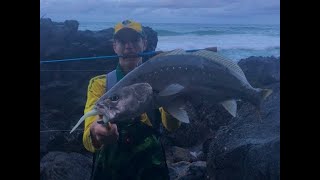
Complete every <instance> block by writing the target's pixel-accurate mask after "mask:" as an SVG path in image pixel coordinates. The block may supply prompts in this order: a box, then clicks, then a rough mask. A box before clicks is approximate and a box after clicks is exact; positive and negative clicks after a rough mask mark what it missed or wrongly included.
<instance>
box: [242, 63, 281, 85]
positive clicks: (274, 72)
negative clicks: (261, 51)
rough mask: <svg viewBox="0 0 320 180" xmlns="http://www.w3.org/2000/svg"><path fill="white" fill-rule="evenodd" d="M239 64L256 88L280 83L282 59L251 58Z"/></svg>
mask: <svg viewBox="0 0 320 180" xmlns="http://www.w3.org/2000/svg"><path fill="white" fill-rule="evenodd" d="M238 64H239V66H240V67H241V69H242V70H243V72H244V73H245V75H246V77H247V79H248V81H249V82H250V84H251V85H252V86H254V87H262V86H265V85H270V84H273V83H277V82H280V58H279V59H277V58H275V57H249V58H247V59H242V60H240V61H239V62H238Z"/></svg>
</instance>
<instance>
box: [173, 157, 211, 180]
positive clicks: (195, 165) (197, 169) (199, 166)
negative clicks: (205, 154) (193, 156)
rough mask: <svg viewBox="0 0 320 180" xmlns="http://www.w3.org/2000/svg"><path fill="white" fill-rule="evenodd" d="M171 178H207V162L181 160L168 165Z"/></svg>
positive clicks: (189, 179)
mask: <svg viewBox="0 0 320 180" xmlns="http://www.w3.org/2000/svg"><path fill="white" fill-rule="evenodd" d="M168 168H169V175H170V179H171V180H196V179H206V177H207V175H206V162H205V161H196V162H192V163H190V162H186V161H180V162H177V163H173V164H171V165H169V166H168Z"/></svg>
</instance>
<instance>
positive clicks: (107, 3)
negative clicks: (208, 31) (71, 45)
mask: <svg viewBox="0 0 320 180" xmlns="http://www.w3.org/2000/svg"><path fill="white" fill-rule="evenodd" d="M42 16H44V17H47V18H51V19H52V20H55V21H64V20H69V19H75V20H78V21H80V22H81V21H93V22H118V21H122V20H124V19H134V20H136V21H140V22H148V23H152V22H161V23H166V22H167V23H177V22H181V23H224V24H232V23H241V24H242V23H243V24H248V23H250V24H279V23H280V0H40V17H42Z"/></svg>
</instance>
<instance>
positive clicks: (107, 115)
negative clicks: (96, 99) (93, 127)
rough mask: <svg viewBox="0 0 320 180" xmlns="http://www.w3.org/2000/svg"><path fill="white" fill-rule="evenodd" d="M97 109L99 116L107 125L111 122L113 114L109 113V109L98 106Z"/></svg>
mask: <svg viewBox="0 0 320 180" xmlns="http://www.w3.org/2000/svg"><path fill="white" fill-rule="evenodd" d="M95 109H96V110H97V112H98V114H99V115H100V116H102V117H103V118H102V120H103V122H104V123H107V122H109V121H110V117H111V114H110V112H109V110H110V108H109V107H105V106H103V105H100V104H97V106H96V108H95Z"/></svg>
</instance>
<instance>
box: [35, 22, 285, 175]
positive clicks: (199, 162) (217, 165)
mask: <svg viewBox="0 0 320 180" xmlns="http://www.w3.org/2000/svg"><path fill="white" fill-rule="evenodd" d="M78 26H79V23H78V22H77V21H74V20H68V21H65V22H63V23H57V22H52V21H51V20H50V19H41V20H40V44H41V47H40V59H41V60H48V59H64V58H75V57H91V56H102V55H113V54H114V52H113V50H112V42H111V41H110V40H111V39H112V28H109V29H105V30H101V31H96V32H92V31H79V30H78ZM144 29H145V30H146V32H147V35H148V38H149V39H148V40H149V41H150V42H151V43H149V45H148V49H147V51H152V50H155V48H156V46H157V42H158V38H157V33H156V32H155V31H153V30H152V29H151V28H150V27H144ZM116 63H117V61H116V60H110V61H109V60H95V61H92V62H85V61H83V62H72V63H70V62H61V63H54V64H43V65H41V68H40V130H41V133H40V159H41V160H40V177H41V179H42V180H55V179H66V180H67V179H77V180H81V179H83V180H87V179H89V177H90V173H91V164H92V155H91V154H90V153H89V152H87V151H86V150H85V149H84V147H83V145H82V131H76V132H75V133H73V134H71V135H70V134H69V131H50V130H69V129H71V127H72V126H73V125H74V124H75V123H76V121H77V120H78V119H79V117H81V115H82V114H83V108H84V103H85V100H86V99H85V98H86V90H87V85H88V82H89V79H90V78H91V77H93V76H96V75H100V74H104V73H107V72H108V71H110V70H112V69H113V68H114V67H115V65H116ZM238 64H239V66H240V67H241V68H242V69H243V71H244V73H245V75H246V76H247V79H248V81H249V82H250V84H251V85H252V86H254V87H260V88H270V89H272V90H273V93H272V94H271V95H270V96H269V97H268V98H267V100H266V101H265V102H263V104H262V107H261V117H262V121H261V122H260V121H259V119H258V117H257V114H256V111H255V109H254V108H253V106H252V105H250V104H248V103H246V102H239V103H238V116H237V117H236V118H233V117H231V116H230V115H229V114H228V113H227V112H226V111H225V110H224V109H223V108H221V107H220V106H219V105H214V104H210V102H203V104H201V105H200V106H198V107H193V106H192V105H188V112H189V113H190V114H191V117H190V121H191V123H190V124H188V125H185V124H182V126H181V127H180V128H179V129H178V130H177V131H175V132H172V133H169V132H164V134H163V139H162V140H163V144H164V145H165V149H166V156H167V163H168V166H169V170H170V177H171V178H172V179H206V178H207V179H216V180H219V179H249V180H250V179H280V57H249V58H246V59H241V60H239V62H238Z"/></svg>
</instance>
